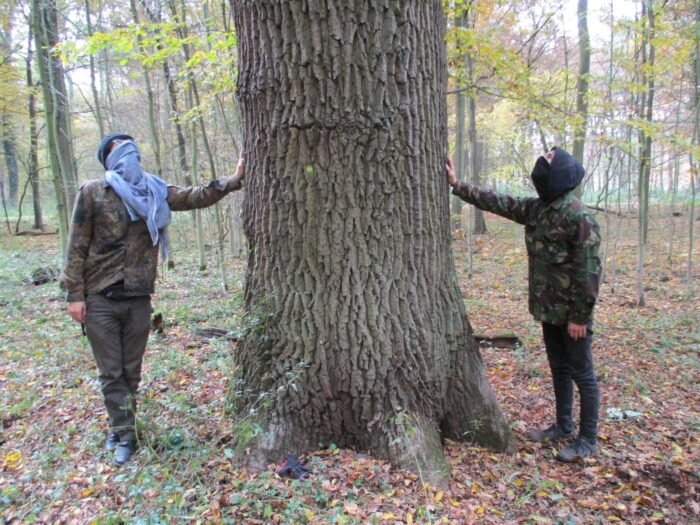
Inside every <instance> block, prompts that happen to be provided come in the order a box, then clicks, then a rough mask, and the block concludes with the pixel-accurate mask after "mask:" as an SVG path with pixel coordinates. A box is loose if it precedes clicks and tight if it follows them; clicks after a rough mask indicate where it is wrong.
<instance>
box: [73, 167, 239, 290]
mask: <svg viewBox="0 0 700 525" xmlns="http://www.w3.org/2000/svg"><path fill="white" fill-rule="evenodd" d="M240 187H241V183H240V181H239V180H237V179H235V178H234V177H227V178H224V179H221V180H215V181H212V182H210V183H209V184H207V185H202V186H191V187H189V188H178V187H177V186H168V199H167V200H168V204H169V205H170V209H171V210H172V211H183V210H193V209H196V208H206V207H207V206H211V205H212V204H214V203H216V202H217V201H219V200H221V199H222V198H223V197H224V196H226V195H227V194H228V193H230V192H231V191H234V190H237V189H239V188H240ZM157 266H158V246H153V242H152V241H151V234H150V233H149V232H148V227H147V226H146V223H145V221H143V220H138V221H132V220H131V218H130V217H129V212H128V211H127V209H126V206H125V205H124V202H122V200H121V198H120V197H119V196H118V195H117V194H116V192H115V191H114V190H113V189H112V188H111V187H110V186H109V185H108V184H107V181H106V180H105V178H104V177H103V178H101V179H97V180H91V181H88V182H86V183H85V184H83V185H82V186H81V187H80V189H79V190H78V195H77V197H76V200H75V207H74V209H73V219H72V221H71V225H70V234H69V238H68V250H67V253H66V261H65V264H64V267H63V271H62V272H61V282H62V283H63V285H64V286H65V288H66V300H67V301H68V302H74V301H84V300H85V297H86V296H87V295H88V294H96V293H99V292H101V291H102V290H104V289H105V288H107V287H108V286H109V285H110V284H114V283H116V282H118V281H122V280H123V281H124V290H125V292H126V295H127V296H133V297H137V296H143V295H150V294H152V293H153V291H154V288H155V280H156V272H157Z"/></svg>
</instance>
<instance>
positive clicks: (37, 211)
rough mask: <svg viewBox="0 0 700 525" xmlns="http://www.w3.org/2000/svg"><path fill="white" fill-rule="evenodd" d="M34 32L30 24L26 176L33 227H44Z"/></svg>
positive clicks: (40, 228)
mask: <svg viewBox="0 0 700 525" xmlns="http://www.w3.org/2000/svg"><path fill="white" fill-rule="evenodd" d="M33 39H34V34H33V32H32V26H31V25H30V26H29V37H28V39H27V59H26V78H27V93H28V97H27V113H28V115H29V155H28V159H29V160H28V163H27V177H28V178H29V180H30V181H31V185H32V204H33V207H34V228H35V229H39V230H43V229H44V217H43V214H42V211H41V189H40V185H39V156H38V150H39V133H38V131H37V125H36V95H35V93H36V85H35V84H34V72H33V69H32V68H33V66H32V61H33V56H34V52H33V49H32V47H33V46H32V41H33Z"/></svg>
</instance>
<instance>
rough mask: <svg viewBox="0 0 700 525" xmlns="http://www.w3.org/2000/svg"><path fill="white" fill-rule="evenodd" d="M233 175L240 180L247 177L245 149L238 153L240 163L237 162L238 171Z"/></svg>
mask: <svg viewBox="0 0 700 525" xmlns="http://www.w3.org/2000/svg"><path fill="white" fill-rule="evenodd" d="M233 177H234V179H235V180H236V181H238V182H240V181H242V180H243V177H245V152H244V151H243V150H241V152H240V153H239V154H238V164H236V173H235V174H234V176H233Z"/></svg>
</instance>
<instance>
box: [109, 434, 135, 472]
mask: <svg viewBox="0 0 700 525" xmlns="http://www.w3.org/2000/svg"><path fill="white" fill-rule="evenodd" d="M134 446H135V443H134V442H133V441H131V440H125V441H120V442H119V444H118V445H117V448H116V449H115V450H114V464H115V465H117V466H120V467H121V466H122V465H123V464H124V463H126V462H127V461H129V460H130V459H131V455H132V454H133V453H134Z"/></svg>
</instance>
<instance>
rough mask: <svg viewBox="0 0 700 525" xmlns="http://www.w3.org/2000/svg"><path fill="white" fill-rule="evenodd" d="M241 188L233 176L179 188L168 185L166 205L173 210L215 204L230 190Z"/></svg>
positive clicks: (192, 208) (239, 182)
mask: <svg viewBox="0 0 700 525" xmlns="http://www.w3.org/2000/svg"><path fill="white" fill-rule="evenodd" d="M240 188H241V181H240V180H238V179H236V177H234V176H230V177H225V178H223V179H217V180H213V181H211V182H210V183H209V184H202V185H200V186H190V187H188V188H179V187H177V186H168V205H169V206H170V209H171V210H173V211H184V210H194V209H197V208H206V207H207V206H211V205H212V204H216V203H217V202H219V201H220V200H221V199H223V198H224V197H225V196H226V195H228V194H229V193H231V192H232V191H236V190H238V189H240Z"/></svg>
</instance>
